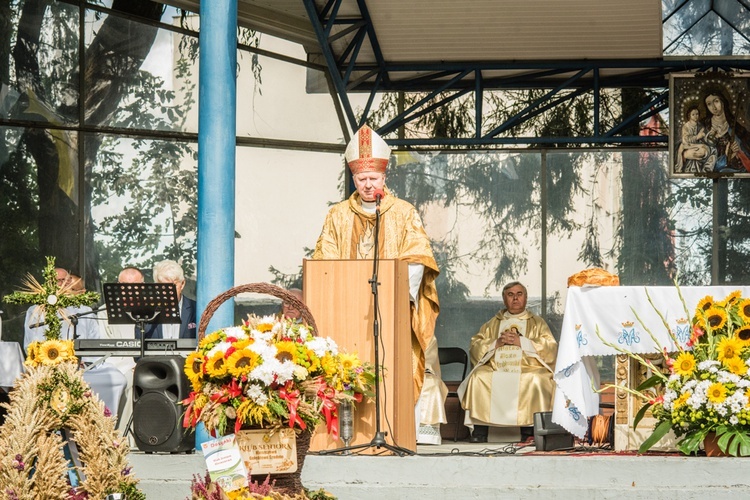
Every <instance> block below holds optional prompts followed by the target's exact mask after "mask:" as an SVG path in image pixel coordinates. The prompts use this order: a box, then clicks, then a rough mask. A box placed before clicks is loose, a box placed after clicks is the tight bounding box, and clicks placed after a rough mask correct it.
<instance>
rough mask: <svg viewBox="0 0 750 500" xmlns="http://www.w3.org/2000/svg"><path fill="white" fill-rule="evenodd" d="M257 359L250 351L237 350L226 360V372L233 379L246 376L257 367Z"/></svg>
mask: <svg viewBox="0 0 750 500" xmlns="http://www.w3.org/2000/svg"><path fill="white" fill-rule="evenodd" d="M258 358H259V356H258V353H256V352H253V351H251V350H250V349H239V350H237V351H234V352H233V353H232V355H231V356H229V358H228V359H227V370H228V371H229V373H231V374H232V376H233V377H238V378H239V377H241V376H242V375H247V374H248V373H250V372H251V371H252V370H253V369H254V368H255V367H256V366H258Z"/></svg>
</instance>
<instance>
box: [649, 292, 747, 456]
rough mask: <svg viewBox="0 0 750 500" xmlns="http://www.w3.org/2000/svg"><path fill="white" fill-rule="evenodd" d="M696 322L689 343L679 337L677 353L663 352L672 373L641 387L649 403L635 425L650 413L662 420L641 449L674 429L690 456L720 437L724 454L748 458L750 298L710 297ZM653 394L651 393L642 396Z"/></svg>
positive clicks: (698, 311) (700, 307)
mask: <svg viewBox="0 0 750 500" xmlns="http://www.w3.org/2000/svg"><path fill="white" fill-rule="evenodd" d="M691 323H692V331H691V335H690V338H689V340H688V341H687V342H686V343H685V345H680V343H679V342H677V341H676V339H675V338H674V337H673V341H674V344H675V345H676V346H677V347H678V350H677V352H675V353H667V352H666V349H664V350H663V354H664V360H665V364H666V367H667V370H666V372H667V373H663V372H661V371H660V370H658V369H654V370H652V373H653V374H654V375H653V376H652V377H651V378H649V379H648V380H646V381H645V382H644V383H643V384H641V386H640V387H638V388H637V391H636V392H637V393H638V395H641V396H643V395H644V394H648V395H649V396H644V399H646V404H645V405H644V406H643V407H642V408H641V410H640V412H639V413H638V415H636V418H635V420H634V427H635V426H637V425H638V422H639V421H640V420H641V418H642V417H643V416H644V415H645V413H646V412H647V411H648V410H650V411H651V414H652V415H653V416H654V418H655V419H656V420H657V423H656V425H655V428H654V432H653V434H652V435H651V436H650V437H649V438H648V439H646V440H645V441H644V443H643V445H642V446H641V448H640V450H639V451H641V452H644V451H646V450H648V449H649V448H651V446H653V445H654V444H655V443H656V442H658V441H659V440H660V439H661V438H662V437H663V436H664V435H666V434H667V432H669V431H670V430H672V431H673V432H674V434H675V436H677V437H678V438H679V440H678V442H677V446H678V448H679V449H680V451H682V452H683V453H685V454H691V453H695V452H697V451H698V449H699V447H700V445H701V443H703V441H704V440H705V439H706V437H707V435H708V434H709V433H715V434H716V438H717V439H718V446H719V448H720V449H721V451H722V452H724V453H728V454H730V455H733V456H738V455H739V456H748V455H750V377H749V376H748V367H749V366H750V299H749V298H743V297H742V296H741V294H740V292H739V291H735V292H733V293H731V294H729V295H728V296H727V297H726V298H724V300H721V301H716V300H715V299H714V298H713V297H711V296H706V297H704V298H703V299H702V300H700V302H699V303H698V305H697V306H696V309H695V313H694V315H693V317H692V322H691ZM641 361H642V362H643V361H644V360H642V359H641ZM644 364H646V365H648V364H649V362H648V361H646V362H645V363H644ZM651 368H653V366H651ZM647 390H650V391H651V392H645V393H644V392H642V391H647Z"/></svg>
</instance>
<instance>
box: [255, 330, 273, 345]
mask: <svg viewBox="0 0 750 500" xmlns="http://www.w3.org/2000/svg"><path fill="white" fill-rule="evenodd" d="M250 335H251V336H252V337H253V338H254V339H255V340H256V341H258V340H261V341H263V342H268V341H269V340H271V339H272V338H273V331H270V332H261V331H260V330H255V329H253V330H252V331H251V332H250Z"/></svg>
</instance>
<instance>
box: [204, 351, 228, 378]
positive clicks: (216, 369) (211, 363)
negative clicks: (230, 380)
mask: <svg viewBox="0 0 750 500" xmlns="http://www.w3.org/2000/svg"><path fill="white" fill-rule="evenodd" d="M206 373H208V375H209V376H211V377H213V378H222V377H223V376H225V375H226V374H227V373H228V371H227V363H226V362H225V361H224V354H223V353H221V352H217V353H215V354H214V355H213V356H211V358H210V359H209V360H208V361H206Z"/></svg>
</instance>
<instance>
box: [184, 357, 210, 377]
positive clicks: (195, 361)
mask: <svg viewBox="0 0 750 500" xmlns="http://www.w3.org/2000/svg"><path fill="white" fill-rule="evenodd" d="M204 361H205V360H204V358H203V354H202V353H200V352H191V353H190V355H189V356H188V357H187V359H186V360H185V375H187V378H188V380H190V381H191V382H192V381H193V380H198V379H200V378H201V376H202V375H203V363H204Z"/></svg>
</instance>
